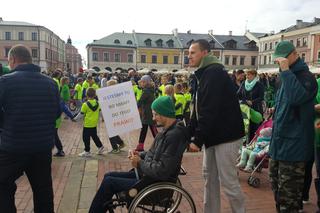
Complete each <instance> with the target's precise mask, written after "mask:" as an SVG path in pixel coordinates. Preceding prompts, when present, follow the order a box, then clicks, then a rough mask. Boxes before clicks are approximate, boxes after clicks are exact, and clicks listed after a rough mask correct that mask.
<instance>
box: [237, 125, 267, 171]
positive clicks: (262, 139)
mask: <svg viewBox="0 0 320 213" xmlns="http://www.w3.org/2000/svg"><path fill="white" fill-rule="evenodd" d="M271 133H272V128H270V127H267V128H264V129H262V130H260V135H259V137H258V138H257V141H256V143H255V144H254V146H253V147H245V148H243V149H242V152H241V159H240V162H239V163H238V164H237V167H238V168H240V169H243V168H244V170H243V171H245V172H252V171H253V165H254V162H255V160H256V156H257V155H260V154H262V152H263V151H264V149H265V148H267V146H268V145H269V143H270V140H271ZM248 157H249V159H248ZM247 160H248V161H247Z"/></svg>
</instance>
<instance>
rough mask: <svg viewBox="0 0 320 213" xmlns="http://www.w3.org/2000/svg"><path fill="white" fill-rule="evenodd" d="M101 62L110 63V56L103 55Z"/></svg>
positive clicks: (107, 54)
mask: <svg viewBox="0 0 320 213" xmlns="http://www.w3.org/2000/svg"><path fill="white" fill-rule="evenodd" d="M103 61H110V54H109V53H103Z"/></svg>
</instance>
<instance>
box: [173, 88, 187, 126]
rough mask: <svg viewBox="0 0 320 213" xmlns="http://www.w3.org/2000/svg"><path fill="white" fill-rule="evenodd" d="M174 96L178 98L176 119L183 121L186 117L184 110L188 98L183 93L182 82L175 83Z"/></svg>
mask: <svg viewBox="0 0 320 213" xmlns="http://www.w3.org/2000/svg"><path fill="white" fill-rule="evenodd" d="M174 98H175V99H176V102H175V103H174V105H175V110H176V119H178V120H180V121H182V120H183V118H184V116H183V112H184V108H185V105H186V98H185V97H184V94H183V93H182V85H181V84H180V83H177V84H175V85H174Z"/></svg>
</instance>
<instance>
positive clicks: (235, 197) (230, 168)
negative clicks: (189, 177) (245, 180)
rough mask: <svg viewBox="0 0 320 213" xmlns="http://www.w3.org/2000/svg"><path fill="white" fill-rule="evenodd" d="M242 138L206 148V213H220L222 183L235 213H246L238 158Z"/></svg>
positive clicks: (204, 173) (204, 157) (204, 171)
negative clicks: (238, 171) (238, 170)
mask: <svg viewBox="0 0 320 213" xmlns="http://www.w3.org/2000/svg"><path fill="white" fill-rule="evenodd" d="M241 144H242V140H241V139H239V140H235V141H231V142H229V143H223V144H219V145H216V146H212V147H209V148H207V149H205V150H204V156H203V176H204V185H205V187H204V213H220V212H221V198H220V184H221V186H222V188H223V191H224V193H225V195H226V196H227V198H228V200H229V202H230V206H231V209H232V212H233V213H244V212H245V202H244V195H243V193H242V190H241V187H240V183H239V178H238V176H237V169H236V166H235V165H236V159H237V155H238V151H239V148H240V145H241Z"/></svg>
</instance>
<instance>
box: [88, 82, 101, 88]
mask: <svg viewBox="0 0 320 213" xmlns="http://www.w3.org/2000/svg"><path fill="white" fill-rule="evenodd" d="M89 87H91V88H93V89H94V90H97V89H99V86H98V84H96V83H93V84H92V85H91V86H90V85H89Z"/></svg>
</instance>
